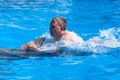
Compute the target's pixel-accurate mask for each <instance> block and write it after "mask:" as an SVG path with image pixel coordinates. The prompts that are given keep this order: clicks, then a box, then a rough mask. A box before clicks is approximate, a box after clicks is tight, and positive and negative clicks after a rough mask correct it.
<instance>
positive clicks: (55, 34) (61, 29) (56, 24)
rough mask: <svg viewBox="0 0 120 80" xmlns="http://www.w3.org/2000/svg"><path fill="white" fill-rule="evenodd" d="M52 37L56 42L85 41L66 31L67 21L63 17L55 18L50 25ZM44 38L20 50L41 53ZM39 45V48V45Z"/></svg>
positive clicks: (29, 43) (31, 42)
mask: <svg viewBox="0 0 120 80" xmlns="http://www.w3.org/2000/svg"><path fill="white" fill-rule="evenodd" d="M49 30H50V35H51V36H52V39H53V41H54V42H57V41H63V42H64V41H76V40H77V41H80V42H82V41H83V40H82V39H81V38H80V37H78V36H77V34H75V33H73V32H69V31H67V30H66V20H65V19H64V18H62V17H55V18H53V19H52V20H51V23H50V28H49ZM45 39H46V38H44V37H42V38H38V39H36V40H34V41H30V42H28V43H27V44H25V45H23V46H21V47H20V50H23V51H28V52H29V51H40V50H41V46H42V44H43V43H44V42H45ZM37 44H39V46H38V45H37Z"/></svg>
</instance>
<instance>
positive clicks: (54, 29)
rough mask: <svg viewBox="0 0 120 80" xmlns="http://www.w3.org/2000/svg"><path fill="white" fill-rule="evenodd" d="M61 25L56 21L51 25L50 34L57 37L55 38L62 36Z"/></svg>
mask: <svg viewBox="0 0 120 80" xmlns="http://www.w3.org/2000/svg"><path fill="white" fill-rule="evenodd" d="M61 31H62V30H61V27H60V25H59V24H58V22H54V23H52V24H51V27H50V34H51V36H53V37H55V38H59V37H61Z"/></svg>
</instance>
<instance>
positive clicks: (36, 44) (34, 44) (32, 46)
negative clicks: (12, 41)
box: [20, 37, 45, 52]
mask: <svg viewBox="0 0 120 80" xmlns="http://www.w3.org/2000/svg"><path fill="white" fill-rule="evenodd" d="M44 41H45V37H42V38H37V39H35V40H34V41H30V42H28V43H27V44H25V45H23V46H21V47H20V50H22V51H27V52H30V51H39V50H40V47H41V46H42V44H43V42H44Z"/></svg>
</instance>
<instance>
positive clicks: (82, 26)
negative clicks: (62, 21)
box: [0, 0, 120, 80]
mask: <svg viewBox="0 0 120 80" xmlns="http://www.w3.org/2000/svg"><path fill="white" fill-rule="evenodd" d="M56 16H62V17H64V18H66V20H67V29H68V30H69V31H74V32H75V33H77V34H78V35H79V36H81V38H82V39H83V40H84V41H88V40H94V39H96V38H97V39H98V38H99V39H101V40H110V42H109V43H108V44H109V48H108V46H106V45H105V46H104V47H105V48H104V47H101V46H98V47H95V48H91V47H90V48H89V47H86V46H84V48H85V51H86V50H88V52H89V50H90V51H93V52H94V54H92V55H89V56H87V55H86V56H74V55H73V56H69V55H66V56H63V57H32V58H29V59H20V60H5V59H1V60H0V79H1V80H89V79H91V80H119V79H120V49H119V47H120V45H119V42H120V37H119V36H120V0H0V47H1V48H15V49H18V48H19V47H20V46H21V45H23V44H25V43H26V42H28V41H30V40H33V39H34V38H35V37H38V36H40V35H44V34H46V33H47V34H49V23H50V20H51V19H52V18H53V17H56ZM76 45H77V44H76ZM78 46H79V44H78V45H77V47H78ZM82 47H83V46H82ZM106 47H107V48H106ZM74 48H75V49H76V47H74ZM84 48H83V49H84ZM78 51H79V50H78ZM68 53H69V51H68ZM78 53H79V52H78ZM97 53H99V54H98V55H97ZM73 54H76V51H75V52H73Z"/></svg>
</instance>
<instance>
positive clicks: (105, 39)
mask: <svg viewBox="0 0 120 80" xmlns="http://www.w3.org/2000/svg"><path fill="white" fill-rule="evenodd" d="M119 32H120V30H119V29H115V28H110V29H107V30H100V35H99V36H94V37H93V38H90V39H88V40H87V41H84V40H83V39H82V38H81V37H80V36H78V35H77V34H76V33H74V32H72V33H74V34H75V35H74V36H73V37H72V38H73V39H74V41H64V42H62V41H59V42H56V43H49V44H46V45H44V50H48V51H49V50H57V49H59V48H60V47H65V49H66V51H67V52H69V53H70V52H73V53H76V54H77V53H80V52H94V53H107V52H109V49H110V48H118V47H120V40H119V37H116V35H117V36H119ZM44 36H46V37H47V38H49V39H50V38H51V37H50V35H49V34H45V35H44ZM71 36H72V35H71ZM79 39H80V40H79Z"/></svg>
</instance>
